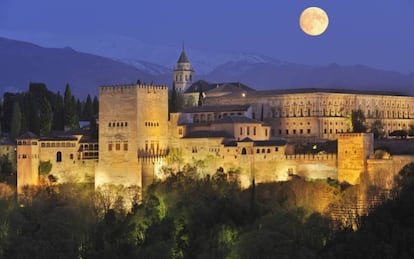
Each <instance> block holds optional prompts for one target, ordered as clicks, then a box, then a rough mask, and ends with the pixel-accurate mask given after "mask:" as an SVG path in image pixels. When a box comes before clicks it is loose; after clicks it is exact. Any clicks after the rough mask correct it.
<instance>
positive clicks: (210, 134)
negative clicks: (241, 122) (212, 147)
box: [184, 130, 233, 138]
mask: <svg viewBox="0 0 414 259" xmlns="http://www.w3.org/2000/svg"><path fill="white" fill-rule="evenodd" d="M184 138H233V136H231V135H230V134H229V133H227V132H225V131H211V130H200V131H193V132H190V133H188V134H187V135H186V136H185V137H184Z"/></svg>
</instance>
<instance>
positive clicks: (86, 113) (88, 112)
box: [82, 94, 94, 120]
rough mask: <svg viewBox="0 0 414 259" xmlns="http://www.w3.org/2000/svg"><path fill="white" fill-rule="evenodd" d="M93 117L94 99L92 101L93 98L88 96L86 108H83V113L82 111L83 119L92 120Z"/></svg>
mask: <svg viewBox="0 0 414 259" xmlns="http://www.w3.org/2000/svg"><path fill="white" fill-rule="evenodd" d="M93 116H94V112H93V107H92V99H91V96H90V95H89V94H88V97H87V98H86V103H85V106H84V107H83V111H82V119H83V120H91V118H92V117H93Z"/></svg>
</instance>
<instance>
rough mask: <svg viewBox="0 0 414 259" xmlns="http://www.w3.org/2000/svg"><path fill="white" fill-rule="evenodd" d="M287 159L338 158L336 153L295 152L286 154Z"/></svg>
mask: <svg viewBox="0 0 414 259" xmlns="http://www.w3.org/2000/svg"><path fill="white" fill-rule="evenodd" d="M285 159H286V160H295V161H305V160H307V161H325V160H337V155H336V154H334V153H330V154H294V155H286V156H285Z"/></svg>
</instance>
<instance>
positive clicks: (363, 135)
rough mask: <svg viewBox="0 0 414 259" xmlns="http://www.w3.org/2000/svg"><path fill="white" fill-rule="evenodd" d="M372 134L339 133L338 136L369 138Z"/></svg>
mask: <svg viewBox="0 0 414 259" xmlns="http://www.w3.org/2000/svg"><path fill="white" fill-rule="evenodd" d="M370 134H371V133H338V134H337V136H338V138H339V137H342V138H344V137H365V136H369V135H370Z"/></svg>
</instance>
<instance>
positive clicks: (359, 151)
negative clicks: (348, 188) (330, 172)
mask: <svg viewBox="0 0 414 259" xmlns="http://www.w3.org/2000/svg"><path fill="white" fill-rule="evenodd" d="M373 154H374V135H373V134H372V133H343V134H338V181H339V182H348V183H350V184H358V183H359V180H360V179H359V176H360V174H361V173H363V172H365V171H366V170H367V159H368V158H369V157H370V156H372V155H373Z"/></svg>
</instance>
